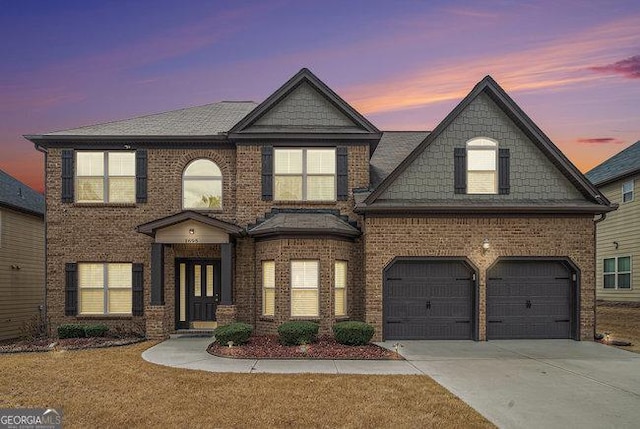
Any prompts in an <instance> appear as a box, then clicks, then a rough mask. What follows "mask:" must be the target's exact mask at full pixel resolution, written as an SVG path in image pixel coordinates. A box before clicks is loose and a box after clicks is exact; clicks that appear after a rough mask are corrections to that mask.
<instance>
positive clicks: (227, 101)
mask: <svg viewBox="0 0 640 429" xmlns="http://www.w3.org/2000/svg"><path fill="white" fill-rule="evenodd" d="M221 103H255V102H254V101H246V102H245V101H229V100H222V101H216V102H215V103H207V104H200V105H197V106H189V107H181V108H179V109H172V110H164V111H162V112H156V113H147V114H143V115H137V116H131V117H129V118H124V119H114V120H111V121H106V122H95V123H92V124H87V125H81V126H79V127H73V128H66V129H62V130H55V131H49V132H48V133H45V134H44V135H47V134H55V133H60V132H63V131H70V130H81V129H83V128H90V127H96V126H99V125H109V124H115V123H117V122H125V121H131V120H134V119H142V118H148V117H150V116H157V115H162V114H165V113H174V112H180V111H183V110H190V109H197V108H201V107H207V106H213V105H215V104H221Z"/></svg>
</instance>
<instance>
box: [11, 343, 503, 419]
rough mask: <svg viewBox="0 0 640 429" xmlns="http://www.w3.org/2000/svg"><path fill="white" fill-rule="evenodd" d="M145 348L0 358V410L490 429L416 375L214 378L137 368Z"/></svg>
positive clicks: (67, 415) (147, 366) (82, 415)
mask: <svg viewBox="0 0 640 429" xmlns="http://www.w3.org/2000/svg"><path fill="white" fill-rule="evenodd" d="M151 345H152V343H149V342H147V343H141V344H136V345H132V346H125V347H118V348H111V349H101V350H83V351H67V352H49V353H32V354H14V355H1V356H0V373H1V374H2V383H0V408H5V407H54V408H58V409H62V410H63V412H64V426H65V427H69V428H71V427H149V426H157V427H190V428H195V427H301V426H308V427H493V426H492V425H491V423H489V422H488V421H487V420H485V419H484V418H483V417H482V416H481V415H480V414H478V413H477V412H476V411H474V410H473V409H472V408H471V407H469V406H468V405H466V404H465V403H464V402H462V401H461V400H460V399H458V398H457V397H455V396H454V395H452V394H451V393H449V392H448V391H446V390H445V389H444V388H442V387H441V386H440V385H438V384H437V383H435V382H434V381H433V380H431V379H430V378H428V377H425V376H363V375H273V374H216V373H208V372H202V371H193V370H184V369H177V368H168V367H162V366H157V365H153V364H150V363H148V362H145V361H144V360H143V359H142V358H141V357H140V354H141V352H142V351H143V350H144V349H146V348H147V347H150V346H151Z"/></svg>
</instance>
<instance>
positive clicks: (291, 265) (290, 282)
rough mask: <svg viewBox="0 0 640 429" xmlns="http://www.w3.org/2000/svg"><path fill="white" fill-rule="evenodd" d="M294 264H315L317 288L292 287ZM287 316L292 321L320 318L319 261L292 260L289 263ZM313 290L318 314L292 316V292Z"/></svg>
mask: <svg viewBox="0 0 640 429" xmlns="http://www.w3.org/2000/svg"><path fill="white" fill-rule="evenodd" d="M295 262H316V263H317V266H318V272H317V273H316V274H317V276H318V280H317V286H316V287H296V288H294V287H293V264H294V263H295ZM289 277H290V279H289V291H290V294H289V301H290V302H289V307H290V308H289V312H290V313H289V314H290V316H291V318H293V319H308V318H314V319H317V318H319V317H320V260H319V259H293V260H291V261H290V262H289ZM294 289H297V290H315V291H316V299H317V301H318V302H317V304H318V313H317V314H309V315H296V316H294V315H293V290H294Z"/></svg>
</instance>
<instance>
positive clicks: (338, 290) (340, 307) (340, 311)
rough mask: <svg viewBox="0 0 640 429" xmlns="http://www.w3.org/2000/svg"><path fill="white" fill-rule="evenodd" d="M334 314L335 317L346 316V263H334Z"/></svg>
mask: <svg viewBox="0 0 640 429" xmlns="http://www.w3.org/2000/svg"><path fill="white" fill-rule="evenodd" d="M334 286H335V288H334V289H335V298H334V312H335V315H336V316H346V315H347V261H336V263H335V270H334Z"/></svg>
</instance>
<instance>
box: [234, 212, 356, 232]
mask: <svg viewBox="0 0 640 429" xmlns="http://www.w3.org/2000/svg"><path fill="white" fill-rule="evenodd" d="M247 232H248V233H249V235H250V236H252V237H263V236H269V235H281V234H285V235H286V234H329V235H339V236H343V237H357V236H358V235H360V231H359V230H358V229H357V228H356V227H354V226H352V225H350V224H349V223H348V222H346V221H345V220H343V219H341V218H340V217H338V216H336V215H334V214H332V213H308V212H298V213H277V214H274V215H273V216H271V217H268V218H267V219H266V220H264V221H263V222H261V223H259V224H257V225H256V226H254V227H251V228H248V229H247Z"/></svg>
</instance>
